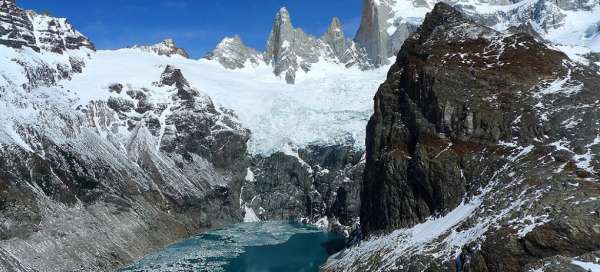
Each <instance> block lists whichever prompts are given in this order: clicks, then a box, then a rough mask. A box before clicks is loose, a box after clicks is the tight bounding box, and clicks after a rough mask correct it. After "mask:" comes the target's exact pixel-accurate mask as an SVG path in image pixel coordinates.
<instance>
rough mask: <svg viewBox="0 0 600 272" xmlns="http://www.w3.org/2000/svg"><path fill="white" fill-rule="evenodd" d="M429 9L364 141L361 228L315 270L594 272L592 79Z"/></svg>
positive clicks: (597, 243)
mask: <svg viewBox="0 0 600 272" xmlns="http://www.w3.org/2000/svg"><path fill="white" fill-rule="evenodd" d="M468 17H469V16H467V15H464V14H462V13H461V12H460V11H458V10H457V9H454V8H452V7H451V6H449V5H447V4H443V3H439V4H437V5H436V6H435V8H434V10H433V11H432V12H431V13H429V14H428V15H427V16H426V18H425V20H424V22H423V23H422V25H421V26H420V27H419V28H418V30H417V32H415V33H414V34H413V35H411V36H410V37H409V38H408V39H407V40H406V41H405V43H404V45H403V46H402V48H401V50H400V53H399V54H398V58H397V60H396V63H395V64H394V65H393V66H392V68H391V70H390V72H389V74H388V79H387V80H386V82H385V83H383V84H382V85H381V87H380V88H379V91H378V92H377V94H376V96H375V113H374V115H373V116H372V117H371V119H370V121H369V125H368V128H367V152H366V166H365V172H364V181H363V182H362V184H361V185H362V192H361V213H360V215H361V225H362V226H361V229H362V234H363V235H365V236H367V237H369V238H368V239H366V240H365V241H362V242H360V243H357V245H356V246H354V247H351V248H348V249H346V250H344V251H342V252H340V253H338V254H336V255H334V256H332V257H331V258H330V260H329V262H328V263H327V264H326V265H325V267H324V271H406V272H412V271H494V272H500V271H503V272H504V271H585V270H584V269H582V267H580V266H579V265H578V264H579V263H582V264H584V263H587V262H589V263H590V264H592V263H598V260H599V257H600V256H599V255H598V250H599V249H600V230H598V216H597V213H598V208H600V201H599V200H600V178H599V176H600V156H599V154H600V153H599V152H600V130H599V126H598V118H597V117H598V114H599V113H600V111H599V109H600V108H599V107H598V105H599V102H600V89H599V87H600V72H599V71H598V68H597V67H590V66H587V65H585V64H582V63H578V62H575V61H573V60H570V59H569V58H568V56H567V55H565V54H564V53H562V52H560V51H558V50H556V49H554V48H552V47H551V46H548V45H546V44H543V43H542V42H540V41H538V40H537V39H536V38H535V37H533V36H531V35H529V34H527V33H503V32H498V31H496V30H494V29H492V28H489V27H486V26H484V25H481V24H478V23H476V22H475V21H472V20H470V19H468Z"/></svg>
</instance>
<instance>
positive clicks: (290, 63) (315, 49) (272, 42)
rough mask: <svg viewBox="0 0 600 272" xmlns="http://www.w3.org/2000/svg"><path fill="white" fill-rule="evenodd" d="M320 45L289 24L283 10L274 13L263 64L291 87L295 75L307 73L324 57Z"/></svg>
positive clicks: (290, 21) (286, 12)
mask: <svg viewBox="0 0 600 272" xmlns="http://www.w3.org/2000/svg"><path fill="white" fill-rule="evenodd" d="M323 50H324V46H323V42H322V41H320V40H318V39H317V38H315V37H313V36H310V35H307V34H306V33H304V31H302V29H299V28H298V29H296V28H294V26H293V25H292V19H291V18H290V14H289V13H288V11H287V9H286V8H282V9H281V10H279V12H278V13H277V15H276V17H275V20H274V21H273V29H272V30H271V34H270V36H269V40H268V42H267V51H266V52H265V61H266V62H267V63H268V64H271V65H272V66H273V72H274V73H275V75H277V76H279V75H282V76H283V77H284V78H285V80H286V82H288V83H290V84H293V83H294V82H295V81H296V73H298V72H299V71H304V72H308V71H309V70H310V67H311V65H312V64H313V63H316V62H318V61H319V58H320V57H330V56H326V55H325V52H324V51H323Z"/></svg>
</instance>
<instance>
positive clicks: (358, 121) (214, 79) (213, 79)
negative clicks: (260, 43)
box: [63, 49, 389, 154]
mask: <svg viewBox="0 0 600 272" xmlns="http://www.w3.org/2000/svg"><path fill="white" fill-rule="evenodd" d="M166 65H173V66H175V67H177V68H179V69H181V70H182V72H183V75H184V76H185V77H186V79H188V81H189V82H190V83H191V85H192V86H194V87H195V88H197V89H199V90H200V91H201V92H204V93H206V94H208V95H209V96H210V97H211V98H212V99H213V101H214V102H215V103H216V104H217V105H220V106H223V107H226V108H230V109H233V110H234V111H235V112H236V114H237V115H238V117H239V119H240V121H241V123H242V125H243V126H244V127H246V128H248V129H250V130H251V131H252V136H251V139H250V143H249V152H250V153H252V154H270V153H273V152H276V151H281V150H282V149H283V148H285V147H286V146H288V145H293V146H296V147H302V146H306V145H308V144H313V143H318V144H325V145H329V144H341V143H344V144H351V145H353V146H355V147H356V148H361V149H362V148H364V139H365V130H366V125H367V122H368V119H369V117H370V115H371V113H372V111H373V102H372V100H373V96H374V95H375V93H376V91H377V88H378V86H379V84H381V83H382V82H383V81H384V80H385V76H386V71H387V69H388V68H389V67H382V68H380V69H377V70H372V71H361V70H359V69H357V68H350V69H346V68H345V67H343V66H342V65H340V64H335V63H329V62H326V61H322V62H319V63H316V64H314V65H313V66H312V67H311V71H310V72H309V73H303V72H300V73H299V74H298V75H297V82H296V84H295V85H289V84H286V83H285V80H284V79H282V78H277V77H275V76H274V75H273V72H272V68H271V67H270V66H267V65H264V64H261V65H258V66H256V65H255V66H253V65H246V68H244V69H237V70H227V69H225V68H223V67H222V66H221V65H219V64H218V63H216V62H212V61H207V60H190V59H185V58H181V57H178V56H175V57H171V58H167V57H161V56H157V55H154V54H151V53H146V52H141V51H139V50H133V49H122V50H117V51H98V52H97V53H96V54H94V55H93V57H92V59H91V60H90V61H89V63H88V64H87V66H86V69H85V71H84V73H82V74H78V75H75V76H74V77H73V79H72V80H71V81H68V82H64V83H63V84H64V85H65V88H67V89H71V90H73V91H75V92H77V95H78V97H79V99H80V101H79V104H86V103H87V102H88V101H90V100H97V99H107V98H108V96H109V95H110V92H109V91H108V90H107V88H108V86H109V85H111V84H114V83H121V84H131V85H133V86H149V87H151V84H152V82H154V81H156V80H157V79H158V78H159V76H160V73H161V72H162V71H163V70H164V67H165V66H166Z"/></svg>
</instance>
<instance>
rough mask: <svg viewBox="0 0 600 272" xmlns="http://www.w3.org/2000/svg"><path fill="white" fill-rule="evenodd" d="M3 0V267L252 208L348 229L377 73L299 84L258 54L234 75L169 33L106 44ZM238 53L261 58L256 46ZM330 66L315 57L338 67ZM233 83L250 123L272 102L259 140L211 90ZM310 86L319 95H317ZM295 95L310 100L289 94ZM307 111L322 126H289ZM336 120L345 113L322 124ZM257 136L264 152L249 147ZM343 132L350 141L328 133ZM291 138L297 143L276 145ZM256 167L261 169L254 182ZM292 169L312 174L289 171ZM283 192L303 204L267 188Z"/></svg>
mask: <svg viewBox="0 0 600 272" xmlns="http://www.w3.org/2000/svg"><path fill="white" fill-rule="evenodd" d="M2 5H3V11H5V12H4V13H2V14H1V15H2V17H0V18H2V22H6V24H3V25H2V27H3V28H2V31H4V30H5V29H6V30H10V35H8V34H7V35H6V36H3V37H2V38H3V39H4V40H3V41H4V43H3V44H2V45H0V54H1V55H2V56H3V58H0V67H2V69H0V91H1V92H2V94H1V95H0V112H2V113H3V114H2V115H0V166H1V167H0V186H1V187H2V188H3V189H2V190H0V194H1V197H0V199H2V205H1V207H0V222H2V224H1V225H2V227H1V228H0V230H1V231H0V234H1V237H0V262H1V263H2V267H3V269H4V268H5V269H8V270H9V271H79V270H84V271H106V270H112V269H115V268H117V267H119V266H122V265H124V264H127V263H130V262H132V261H134V260H136V259H137V258H139V257H140V256H142V255H144V254H147V253H149V252H150V251H152V250H154V249H157V248H159V247H162V246H164V245H166V244H168V243H172V242H173V241H176V240H178V239H181V238H184V237H189V236H190V235H193V234H196V233H198V232H200V231H202V230H204V229H207V228H214V227H218V226H222V225H224V224H231V223H235V222H240V221H242V220H243V218H244V216H246V217H248V216H249V214H248V211H249V210H251V209H254V210H256V211H257V213H258V215H257V217H258V218H260V219H265V220H270V219H292V220H298V221H300V220H303V219H304V220H305V222H310V223H317V222H319V223H320V224H321V225H322V226H323V227H324V228H336V229H337V230H338V231H340V232H341V233H344V232H348V231H349V227H348V226H350V225H352V224H353V223H354V222H355V221H357V217H358V212H359V209H358V205H357V200H358V198H357V195H358V193H359V190H358V188H359V187H358V184H359V182H360V179H361V178H362V175H361V174H360V173H361V172H362V166H363V165H364V161H363V160H361V158H362V151H360V149H361V148H360V146H363V143H361V142H359V143H357V142H355V140H354V139H357V138H363V137H362V136H360V135H362V133H364V130H363V124H364V122H366V118H367V117H368V115H369V114H370V110H367V107H365V109H363V107H361V106H360V101H363V100H365V101H366V100H370V98H369V96H370V95H368V94H366V95H365V94H363V93H362V92H361V90H370V89H373V87H374V86H375V85H376V84H378V82H379V81H380V80H381V78H382V75H381V72H372V73H369V72H366V73H364V74H363V72H361V71H360V70H359V69H348V70H346V71H344V72H342V73H336V74H337V77H336V78H334V79H327V77H328V76H327V74H326V73H324V74H322V75H321V74H320V75H319V79H321V80H313V79H312V78H311V80H310V82H308V81H307V82H300V83H299V84H297V85H294V86H290V85H287V84H285V83H284V82H280V81H278V80H277V81H275V80H273V79H272V75H271V71H269V72H268V73H269V77H268V78H267V77H266V75H267V73H264V74H265V76H263V77H262V78H261V74H262V69H265V67H264V65H261V64H258V65H257V66H256V67H254V68H252V69H247V67H246V68H245V70H244V71H240V72H239V73H238V72H236V71H230V70H226V69H223V68H221V67H219V66H217V65H214V63H212V62H211V61H207V60H191V59H187V58H184V57H185V56H186V54H185V51H183V50H182V49H179V48H177V46H176V45H175V43H174V42H173V41H172V40H166V41H164V42H163V43H161V44H158V45H155V46H136V47H133V48H127V49H121V50H114V51H106V50H100V51H97V52H96V51H95V50H94V47H93V45H92V44H91V42H89V40H88V39H87V38H85V36H83V35H81V34H80V33H79V32H77V31H76V30H75V29H74V28H73V27H72V26H70V25H69V24H68V23H67V21H66V20H65V19H59V18H54V17H51V16H48V15H37V14H35V13H34V12H32V11H25V10H22V9H20V8H18V7H17V6H16V5H15V3H14V1H3V2H2ZM17 15H18V16H17ZM10 16H12V17H10ZM15 16H17V17H15ZM339 28H340V25H339V21H337V20H334V22H333V24H332V27H331V28H330V30H329V32H328V34H327V35H325V36H326V37H327V39H328V43H331V44H332V46H335V48H336V52H338V53H339V54H341V53H342V50H343V48H344V46H348V45H349V44H350V43H351V42H349V41H348V40H346V39H345V38H344V37H343V35H341V29H339ZM23 37H31V39H29V41H27V39H25V38H23ZM314 39H315V41H316V40H318V39H316V38H314ZM324 39H325V38H324ZM319 44H321V45H322V46H323V48H326V50H328V51H327V52H329V53H331V56H334V55H335V54H336V53H333V52H334V51H333V50H332V49H330V48H329V45H325V42H322V41H319ZM223 45H224V46H220V48H222V49H223V50H222V51H221V52H220V54H222V55H227V54H228V53H231V52H236V48H237V49H239V48H244V46H243V44H242V43H241V40H239V39H236V38H234V39H233V40H230V41H227V42H226V43H224V44H223ZM229 45H231V46H229ZM237 52H240V51H237ZM347 52H348V50H346V51H345V52H344V53H347ZM247 53H249V54H247ZM345 55H348V54H345ZM179 56H182V57H179ZM238 56H240V59H242V58H243V57H244V56H250V57H252V58H254V57H255V58H256V59H257V60H262V58H263V55H262V54H259V55H254V52H253V51H252V50H248V51H244V50H242V51H241V52H240V55H238ZM342 56H344V55H342ZM243 62H245V63H247V62H248V61H247V60H244V61H243ZM250 62H252V60H250ZM327 65H329V64H325V65H324V66H323V64H319V63H317V64H315V65H314V66H312V69H315V70H316V71H319V70H320V69H327V71H331V68H330V67H329V66H327ZM336 65H337V64H336ZM253 69H254V70H253ZM248 72H250V73H248ZM311 77H312V76H311ZM305 79H306V78H305ZM224 82H230V84H224ZM311 82H312V83H311ZM317 82H318V84H316V83H317ZM350 85H351V86H352V88H350ZM193 86H197V87H200V86H201V87H202V91H200V90H199V89H197V88H194V87H193ZM257 86H260V88H258V87H257ZM205 88H206V89H205ZM296 89H298V90H305V92H299V91H295V90H296ZM330 89H331V90H332V91H331V93H329V91H328V90H330ZM205 90H207V92H206V93H205V92H204V91H205ZM243 91H247V93H245V94H244V93H243ZM232 92H236V94H237V95H238V96H236V97H237V98H238V99H235V101H234V102H232V101H225V102H226V103H223V104H227V105H233V106H235V108H236V109H237V110H238V112H241V113H242V114H244V115H243V120H244V122H246V123H245V124H252V123H249V122H248V120H251V121H253V119H255V117H256V115H252V114H256V113H255V112H257V111H256V110H252V109H251V111H250V112H247V111H244V109H248V103H250V104H249V105H250V106H252V107H255V105H256V103H254V102H253V101H257V100H260V101H262V102H265V101H267V102H268V101H273V102H272V105H265V107H266V108H265V111H264V113H263V112H259V113H260V114H263V115H258V117H260V118H257V119H259V120H262V121H261V122H260V123H259V125H260V126H264V128H265V129H262V127H260V126H259V127H258V128H259V129H262V133H263V134H264V133H267V131H266V128H269V132H268V133H270V134H264V135H262V136H261V137H267V136H277V137H278V138H275V139H270V138H273V137H270V138H269V139H266V140H268V141H266V142H265V141H260V144H261V145H262V146H259V147H257V145H258V144H257V143H256V142H257V141H259V140H260V139H263V138H257V137H256V136H254V135H256V134H257V133H261V131H255V132H253V134H250V131H248V130H247V129H246V128H244V127H243V126H242V124H241V123H240V122H241V121H240V118H238V117H237V116H236V114H235V113H234V112H233V111H232V110H231V109H227V108H223V107H220V106H219V105H220V103H219V104H216V103H213V100H212V99H211V97H209V96H208V95H207V93H210V94H211V96H216V97H217V98H219V99H220V101H219V102H223V101H224V100H226V99H229V98H231V97H232V96H231V93H232ZM306 93H314V94H318V95H316V96H315V98H314V99H319V100H323V101H321V103H319V104H318V105H312V104H311V103H312V101H313V100H314V99H312V100H311V99H309V100H307V99H306V97H305V95H306ZM299 94H301V96H300V95H299ZM257 95H258V97H255V96H257ZM265 95H267V96H268V99H271V100H268V99H267V100H265V99H262V98H261V97H263V96H265ZM244 96H246V98H248V96H251V98H252V99H248V101H246V100H244V99H240V97H242V98H243V97H244ZM339 96H344V97H346V98H348V97H351V98H353V99H352V101H348V102H346V103H341V104H337V105H335V106H334V107H332V105H331V104H330V103H328V102H327V101H330V100H337V97H339ZM290 101H298V102H300V103H294V107H290V106H289V105H288V104H289V103H290ZM253 103H254V104H253ZM353 103H354V104H353ZM357 103H359V104H357ZM282 110H287V111H291V112H293V113H297V112H309V113H310V114H311V116H312V118H319V119H321V124H320V125H319V124H318V123H315V122H312V121H311V120H312V119H307V120H305V122H304V123H302V122H295V121H294V120H295V118H296V117H295V116H287V115H289V114H283V116H281V113H282ZM274 112H275V113H280V115H278V116H281V117H283V119H281V120H283V121H284V122H281V123H282V124H281V125H283V126H282V127H281V128H280V127H277V126H275V125H274V124H275V122H280V120H279V119H275V120H270V119H269V118H270V116H272V114H273V113H274ZM264 114H266V115H264ZM330 119H331V120H333V121H332V122H333V123H326V121H327V120H330ZM289 120H292V121H293V122H290V121H289ZM270 122H273V123H270ZM307 122H309V123H307ZM288 123H289V124H288ZM306 124H310V125H311V127H313V128H314V129H315V130H318V131H316V132H313V131H303V134H301V135H299V134H298V133H294V134H293V136H294V138H293V139H291V138H289V136H288V134H285V135H278V133H279V131H286V133H291V132H294V129H289V127H290V126H298V125H299V126H306ZM332 124H335V125H336V126H338V125H337V124H340V126H339V127H338V128H337V129H336V130H333V131H329V130H323V129H320V128H319V126H327V127H329V126H331V125H332ZM276 125H279V124H276ZM253 128H256V127H255V126H253ZM317 132H318V133H317ZM251 135H252V136H253V139H254V140H253V142H254V143H252V145H250V146H253V150H252V151H253V152H255V154H252V155H249V154H247V153H248V147H249V145H248V144H247V142H248V140H249V139H250V136H251ZM357 135H358V136H357ZM338 139H341V140H338ZM309 142H311V143H314V144H315V146H310V147H309V146H307V143H309ZM338 142H344V143H345V144H342V145H334V146H329V145H333V144H336V143H338ZM281 144H285V146H293V149H294V150H297V151H294V152H287V151H286V152H285V154H281V153H277V152H276V150H280V149H279V148H280V145H281ZM286 150H287V149H286ZM258 154H260V155H258ZM271 154H273V155H272V156H271ZM278 156H279V157H278ZM277 158H280V160H277ZM280 162H282V163H281V164H280ZM304 163H306V164H308V165H310V166H309V167H307V166H306V165H305V164H304ZM279 165H281V167H280V166H279ZM313 169H315V170H313ZM251 171H254V172H255V173H256V175H255V176H256V181H258V182H253V181H250V180H249V179H248V177H249V175H248V173H250V172H251ZM293 175H299V176H302V179H301V180H299V182H296V183H294V184H288V182H295V180H294V179H293V178H290V177H292V176H293ZM275 176H281V179H278V180H271V178H272V177H275ZM268 182H270V183H272V184H274V185H273V186H270V185H268V184H269V183H268ZM242 188H243V189H242ZM286 189H290V190H289V191H285V193H286V194H290V196H291V197H292V201H288V199H287V198H276V197H272V198H270V197H269V196H271V195H275V193H276V191H277V190H286ZM292 193H293V194H292ZM253 199H259V200H255V201H252V200H253ZM269 199H272V200H273V201H268V200H269ZM265 200H267V201H265ZM280 200H281V201H280ZM278 201H280V202H278ZM282 205H287V206H286V207H288V208H286V209H282V208H281V207H283V206H282ZM262 207H264V209H265V211H264V212H262V213H260V212H259V211H260V209H261V208H262Z"/></svg>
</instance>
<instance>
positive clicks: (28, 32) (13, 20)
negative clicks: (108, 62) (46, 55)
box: [0, 0, 94, 53]
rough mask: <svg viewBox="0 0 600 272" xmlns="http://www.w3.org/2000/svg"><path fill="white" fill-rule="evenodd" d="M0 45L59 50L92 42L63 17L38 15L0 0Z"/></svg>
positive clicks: (57, 51) (88, 45)
mask: <svg viewBox="0 0 600 272" xmlns="http://www.w3.org/2000/svg"><path fill="white" fill-rule="evenodd" d="M0 44H3V45H6V46H9V47H13V48H22V47H29V48H32V49H34V50H40V49H41V50H45V51H50V52H55V53H62V52H63V51H65V50H72V49H80V48H88V49H90V50H94V45H93V44H92V43H91V42H90V41H89V40H88V39H87V38H86V37H85V36H83V35H82V34H81V33H79V32H78V31H76V30H75V29H73V27H72V26H71V25H70V24H69V23H68V22H67V20H66V19H64V18H55V17H51V16H47V15H40V14H37V13H35V12H33V11H25V10H23V9H21V8H19V7H18V6H16V4H15V1H9V0H2V1H0Z"/></svg>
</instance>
